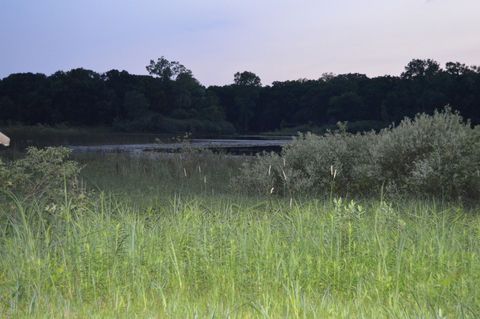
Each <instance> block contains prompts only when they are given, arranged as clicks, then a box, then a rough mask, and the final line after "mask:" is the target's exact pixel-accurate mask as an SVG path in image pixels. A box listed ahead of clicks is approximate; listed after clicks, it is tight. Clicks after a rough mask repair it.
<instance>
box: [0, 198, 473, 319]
mask: <svg viewBox="0 0 480 319" xmlns="http://www.w3.org/2000/svg"><path fill="white" fill-rule="evenodd" d="M57 204H58V206H55V207H52V205H51V204H48V203H43V202H32V201H30V202H22V201H21V200H18V199H16V200H15V199H14V200H13V201H12V203H11V205H8V206H4V207H3V209H2V220H3V222H2V223H1V228H0V255H1V258H0V317H4V318H22V317H25V318H27V317H28V318H55V317H63V318H85V317H91V318H135V317H137V318H478V317H480V306H479V305H480V285H479V283H480V244H479V242H480V241H479V237H480V217H479V216H478V214H475V213H476V211H475V209H466V208H461V207H458V206H449V205H439V204H436V203H434V202H428V203H427V202H418V201H417V202H415V201H406V202H402V203H387V202H384V201H368V202H353V201H345V200H341V199H334V200H332V201H324V200H321V201H320V200H314V199H310V200H308V201H303V202H298V201H293V203H291V202H290V201H288V200H285V201H284V200H280V199H278V200H277V199H273V198H271V199H267V200H263V201H260V200H258V199H256V200H248V199H247V198H244V199H243V200H239V199H238V198H235V197H228V196H222V197H207V196H195V195H189V196H181V195H176V196H171V197H170V199H169V200H165V201H164V202H162V203H156V204H155V205H152V206H145V207H142V208H139V207H133V206H132V205H130V204H128V203H126V202H125V201H122V200H121V199H119V198H117V197H115V196H110V195H105V194H103V193H101V194H97V196H96V197H95V198H92V199H91V200H89V201H85V202H83V204H76V202H75V201H72V200H71V199H70V198H69V197H68V195H67V196H65V199H64V201H63V202H62V203H57Z"/></svg>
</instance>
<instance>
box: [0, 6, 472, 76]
mask: <svg viewBox="0 0 480 319" xmlns="http://www.w3.org/2000/svg"><path fill="white" fill-rule="evenodd" d="M479 12H480V1H479V0H169V1H166V0H81V1H74V0H42V1H39V0H0V78H3V77H5V76H7V75H8V74H11V73H18V72H41V73H45V74H52V73H54V72H55V71H57V70H70V69H72V68H77V67H83V68H86V69H91V70H94V71H96V72H106V71H108V70H111V69H118V70H127V71H128V72H130V73H134V74H146V70H145V66H146V65H147V64H148V62H149V61H150V59H156V58H158V57H160V56H165V57H166V58H167V59H169V60H175V61H179V62H180V63H182V64H183V65H185V66H186V67H187V68H189V69H191V70H192V72H193V74H194V76H195V77H196V78H197V79H198V80H199V81H200V82H201V83H203V84H205V85H223V84H229V83H232V82H233V75H234V73H235V72H237V71H245V70H248V71H251V72H254V73H256V74H257V75H259V76H260V78H261V79H262V83H264V84H269V83H271V82H273V81H284V80H297V79H303V78H307V79H317V78H319V77H320V76H321V75H322V74H323V73H327V72H332V73H335V74H341V73H364V74H367V75H369V76H378V75H385V74H391V75H399V74H400V73H401V72H402V71H403V69H404V67H405V65H406V64H407V63H408V62H409V61H410V60H412V59H413V58H432V59H434V60H437V61H438V62H440V63H442V64H444V63H445V62H448V61H459V62H463V63H466V64H467V65H479V64H480V18H479V17H478V14H479Z"/></svg>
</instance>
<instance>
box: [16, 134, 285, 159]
mask: <svg viewBox="0 0 480 319" xmlns="http://www.w3.org/2000/svg"><path fill="white" fill-rule="evenodd" d="M6 133H9V135H10V137H11V140H12V141H11V148H10V152H22V151H23V150H24V149H25V148H26V147H28V146H37V147H46V146H65V147H68V148H70V149H72V151H73V153H77V154H84V153H124V154H131V155H142V154H145V155H153V154H160V153H174V152H178V151H181V150H182V149H186V148H189V149H208V150H211V151H214V152H224V153H228V154H234V155H254V154H256V153H260V152H263V151H267V152H271V151H273V152H279V151H280V150H281V148H282V147H283V146H284V145H286V144H287V143H289V142H290V141H291V140H292V137H290V136H280V137H269V136H262V135H244V136H220V137H215V138H190V137H188V136H187V137H185V136H181V137H178V136H173V135H166V134H148V133H140V134H133V133H116V132H101V131H100V132H96V131H93V132H86V131H82V132H78V131H75V130H65V131H57V132H56V131H49V130H36V129H33V130H22V131H12V132H6Z"/></svg>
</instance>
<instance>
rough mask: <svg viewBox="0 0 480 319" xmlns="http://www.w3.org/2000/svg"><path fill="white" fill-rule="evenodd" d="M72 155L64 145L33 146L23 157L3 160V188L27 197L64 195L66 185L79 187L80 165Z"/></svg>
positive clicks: (0, 167)
mask: <svg viewBox="0 0 480 319" xmlns="http://www.w3.org/2000/svg"><path fill="white" fill-rule="evenodd" d="M69 155H70V150H69V149H67V148H64V147H48V148H45V149H38V148H36V147H30V148H28V149H27V154H26V156H25V157H24V158H22V159H19V160H16V161H11V162H3V161H1V160H0V191H2V193H5V192H12V193H14V194H15V195H17V196H22V197H26V198H31V197H36V198H40V197H48V198H55V197H59V196H62V195H63V194H64V193H65V188H67V190H72V189H76V188H77V187H78V183H77V177H78V174H79V172H80V167H79V165H78V164H77V163H76V162H74V161H69V160H68V157H69Z"/></svg>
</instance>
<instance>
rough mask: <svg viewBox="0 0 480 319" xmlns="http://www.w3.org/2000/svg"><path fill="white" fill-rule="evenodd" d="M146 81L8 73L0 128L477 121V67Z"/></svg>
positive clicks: (123, 74) (169, 69)
mask: <svg viewBox="0 0 480 319" xmlns="http://www.w3.org/2000/svg"><path fill="white" fill-rule="evenodd" d="M146 69H147V70H148V72H149V75H134V74H130V73H128V72H127V71H119V70H110V71H107V72H105V73H101V74H100V73H97V72H95V71H92V70H86V69H82V68H78V69H73V70H70V71H58V72H56V73H54V74H52V75H49V76H47V75H44V74H38V73H37V74H34V73H17V74H11V75H9V76H7V77H5V78H3V79H1V80H0V123H1V124H3V125H5V124H27V125H32V124H38V123H41V124H46V125H57V124H67V125H73V126H112V127H115V128H117V129H123V130H139V131H165V132H170V131H196V132H213V133H219V132H233V131H234V130H236V131H237V132H263V131H272V130H278V129H286V128H291V129H294V128H298V129H299V130H301V129H311V128H312V127H329V126H332V125H335V123H336V122H338V121H348V122H350V124H351V126H352V127H355V126H356V127H358V128H362V129H371V128H379V127H385V126H387V125H389V124H391V123H392V122H399V121H400V120H401V119H403V118H404V117H406V116H408V117H411V116H413V115H415V114H416V113H418V112H426V113H433V111H434V110H435V109H438V108H442V107H443V106H445V105H447V104H449V105H451V107H452V108H453V109H455V110H458V111H459V112H460V113H461V114H462V115H463V116H464V117H466V118H469V119H471V120H472V122H473V123H480V68H478V67H474V66H467V65H465V64H463V63H460V62H448V63H447V64H446V65H445V67H441V66H440V64H439V63H437V62H436V61H433V60H430V59H426V60H421V59H414V60H412V61H411V62H409V63H408V64H407V65H406V67H405V71H404V72H403V73H402V74H401V75H400V76H380V77H374V78H370V77H367V76H366V75H364V74H357V73H351V74H340V75H334V74H331V73H326V74H323V75H321V76H320V77H319V78H318V79H316V80H315V79H314V80H307V79H301V80H295V81H283V82H273V83H272V84H271V85H265V86H264V85H262V83H261V79H260V77H259V76H258V75H256V74H255V73H253V72H250V71H244V72H237V73H235V74H234V81H233V83H232V84H228V85H224V86H210V87H205V86H203V85H202V84H201V83H200V82H199V81H198V80H197V79H195V77H194V75H193V73H192V72H191V71H190V70H189V69H187V68H186V67H185V66H183V65H182V64H180V63H179V62H176V61H169V60H167V59H166V58H165V57H161V58H159V59H157V60H151V61H150V63H149V64H148V65H147V67H146Z"/></svg>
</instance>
